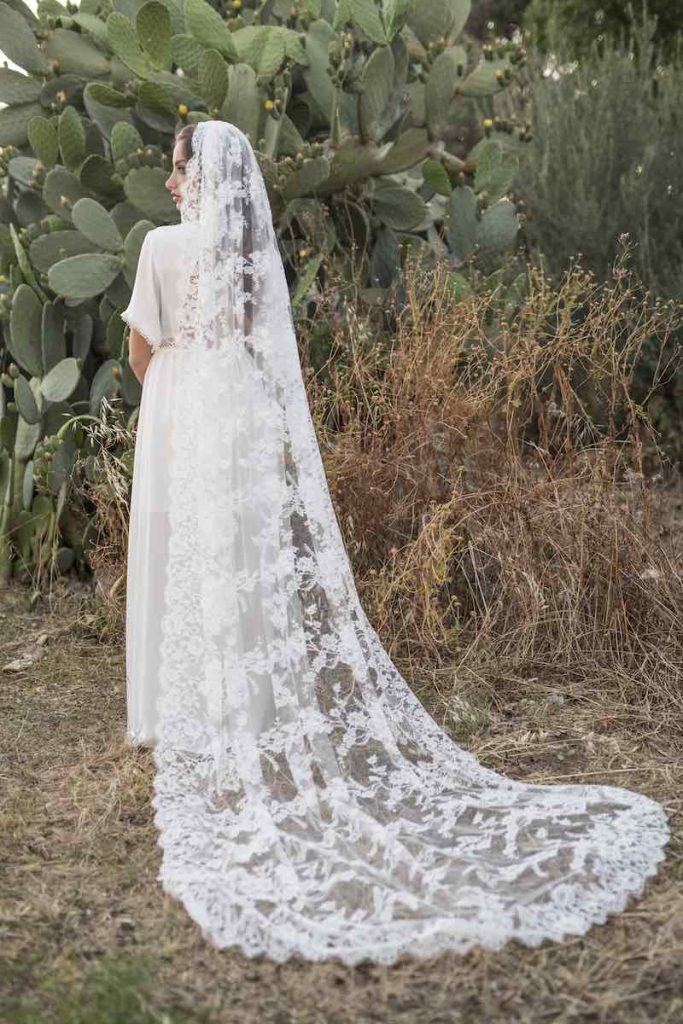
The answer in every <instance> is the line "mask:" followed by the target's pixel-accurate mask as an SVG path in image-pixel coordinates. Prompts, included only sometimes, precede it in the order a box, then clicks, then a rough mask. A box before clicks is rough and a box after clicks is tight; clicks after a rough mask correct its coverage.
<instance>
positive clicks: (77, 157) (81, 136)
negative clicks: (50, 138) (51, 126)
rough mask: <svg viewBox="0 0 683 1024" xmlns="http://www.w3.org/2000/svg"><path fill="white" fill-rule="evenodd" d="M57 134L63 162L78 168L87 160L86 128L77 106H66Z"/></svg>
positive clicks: (60, 117)
mask: <svg viewBox="0 0 683 1024" xmlns="http://www.w3.org/2000/svg"><path fill="white" fill-rule="evenodd" d="M57 135H58V139H59V151H60V153H61V155H62V163H63V164H64V166H65V167H68V168H69V170H76V169H77V168H78V167H80V165H81V164H82V163H83V161H84V160H85V151H86V149H85V129H84V128H83V122H82V121H81V118H80V115H79V113H78V111H77V110H76V108H75V107H71V106H69V107H65V108H64V110H63V111H62V112H61V114H60V115H59V121H58V128H57Z"/></svg>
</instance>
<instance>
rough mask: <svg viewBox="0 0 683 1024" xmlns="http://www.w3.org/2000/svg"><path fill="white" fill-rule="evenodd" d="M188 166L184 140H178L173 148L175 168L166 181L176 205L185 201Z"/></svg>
mask: <svg viewBox="0 0 683 1024" xmlns="http://www.w3.org/2000/svg"><path fill="white" fill-rule="evenodd" d="M186 166H187V160H186V159H185V145H184V144H183V143H182V142H176V144H175V147H174V149H173V170H172V171H171V174H170V176H169V178H168V179H167V181H166V183H165V184H166V188H167V189H168V190H169V192H170V193H171V196H172V198H173V202H174V203H175V204H176V206H181V204H182V201H183V197H182V187H183V185H184V183H185V173H186V170H185V169H186Z"/></svg>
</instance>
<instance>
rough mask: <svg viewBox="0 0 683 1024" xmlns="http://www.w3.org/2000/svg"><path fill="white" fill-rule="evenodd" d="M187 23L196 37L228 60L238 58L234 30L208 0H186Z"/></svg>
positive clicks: (189, 29)
mask: <svg viewBox="0 0 683 1024" xmlns="http://www.w3.org/2000/svg"><path fill="white" fill-rule="evenodd" d="M185 24H186V26H187V29H188V31H189V32H190V33H191V34H192V35H193V36H194V38H195V39H196V40H197V41H198V42H200V43H202V44H203V45H204V46H207V47H209V48H210V49H215V50H218V51H219V53H222V54H223V56H224V57H226V58H227V59H228V60H232V61H236V60H238V56H237V50H236V48H235V43H234V41H233V38H232V32H231V31H230V29H229V28H228V26H227V25H226V23H225V22H224V21H223V19H222V18H221V16H220V14H219V13H218V11H216V10H214V8H213V7H212V6H211V4H209V3H207V2H206V0H185Z"/></svg>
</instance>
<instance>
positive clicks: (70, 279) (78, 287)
mask: <svg viewBox="0 0 683 1024" xmlns="http://www.w3.org/2000/svg"><path fill="white" fill-rule="evenodd" d="M120 270H121V260H120V259H119V257H118V256H112V255H110V254H109V253H99V252H96V253H92V254H90V255H84V256H70V257H69V258H68V259H66V260H61V261H60V262H59V263H55V264H53V266H51V267H50V270H49V271H48V281H49V284H50V288H52V290H53V292H56V293H57V295H63V296H64V297H65V298H67V299H90V298H93V296H95V295H100V294H101V293H102V292H103V291H105V290H106V289H107V288H108V287H109V285H110V284H111V283H112V282H113V281H114V279H115V278H116V277H118V275H119V272H120Z"/></svg>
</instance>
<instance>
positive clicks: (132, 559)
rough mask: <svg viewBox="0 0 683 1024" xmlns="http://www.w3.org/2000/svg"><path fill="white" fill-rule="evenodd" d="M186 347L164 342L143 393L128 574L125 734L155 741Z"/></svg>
mask: <svg viewBox="0 0 683 1024" xmlns="http://www.w3.org/2000/svg"><path fill="white" fill-rule="evenodd" d="M186 359H187V351H185V350H183V349H180V348H176V347H175V346H172V345H162V346H161V347H159V348H157V349H156V351H155V352H154V355H153V356H152V358H151V360H150V362H149V365H148V367H147V370H146V373H145V376H144V380H143V386H142V397H141V400H140V410H139V415H138V424H137V433H136V438H135V458H134V462H133V482H132V489H131V498H130V517H129V529H128V561H127V575H126V694H127V725H126V739H127V741H128V742H129V743H130V744H132V745H134V746H139V745H143V746H150V747H151V746H154V743H155V742H156V739H157V736H158V733H157V723H158V711H157V708H158V681H159V663H160V652H161V633H160V628H161V612H162V609H163V600H164V584H165V574H166V567H167V551H168V535H169V527H168V505H169V503H168V500H167V497H168V487H169V475H168V467H169V461H170V450H169V444H170V428H171V422H172V420H171V417H172V415H173V409H174V405H176V406H177V402H176V401H175V396H176V395H177V389H179V388H182V386H183V378H184V369H183V368H184V366H185V360H186Z"/></svg>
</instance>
